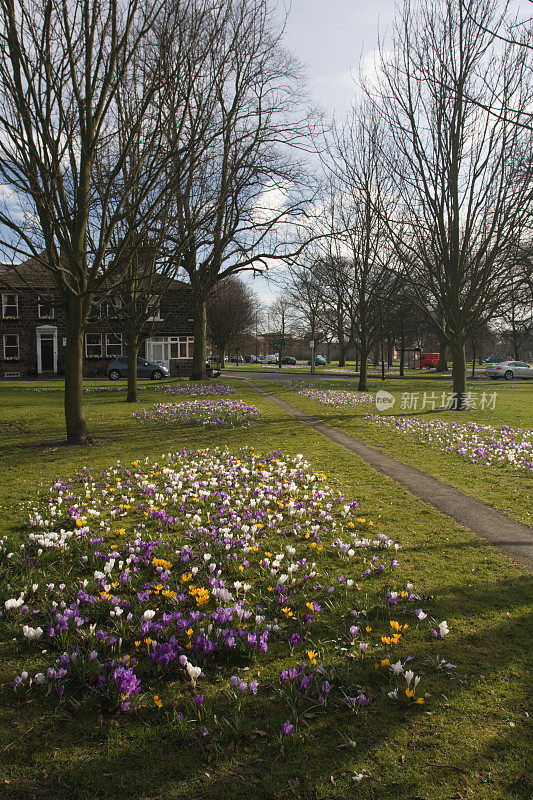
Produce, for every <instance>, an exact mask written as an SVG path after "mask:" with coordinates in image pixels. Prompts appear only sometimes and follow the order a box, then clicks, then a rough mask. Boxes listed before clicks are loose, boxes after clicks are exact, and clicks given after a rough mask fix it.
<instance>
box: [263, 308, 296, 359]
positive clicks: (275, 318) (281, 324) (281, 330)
mask: <svg viewBox="0 0 533 800" xmlns="http://www.w3.org/2000/svg"><path fill="white" fill-rule="evenodd" d="M292 314H293V307H292V304H291V303H290V301H289V300H288V299H287V298H286V297H285V296H284V295H283V294H280V295H278V297H276V299H275V300H274V301H273V302H272V303H271V304H270V305H269V307H268V308H267V311H266V314H265V323H266V325H267V326H268V328H267V331H266V332H265V334H264V335H265V338H266V339H267V340H268V344H269V347H270V348H271V349H272V350H274V351H275V352H276V353H277V354H278V367H279V369H281V367H282V360H283V353H284V351H285V348H286V346H287V343H288V341H289V339H290V338H291V334H292V329H293V324H294V319H293V316H292Z"/></svg>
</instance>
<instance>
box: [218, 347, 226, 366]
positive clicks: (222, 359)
mask: <svg viewBox="0 0 533 800" xmlns="http://www.w3.org/2000/svg"><path fill="white" fill-rule="evenodd" d="M218 366H219V368H220V369H226V351H225V350H224V348H223V347H219V348H218Z"/></svg>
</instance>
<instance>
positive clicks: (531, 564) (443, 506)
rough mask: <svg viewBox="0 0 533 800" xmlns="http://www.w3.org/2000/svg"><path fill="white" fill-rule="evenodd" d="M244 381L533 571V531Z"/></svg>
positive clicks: (244, 379) (246, 380)
mask: <svg viewBox="0 0 533 800" xmlns="http://www.w3.org/2000/svg"><path fill="white" fill-rule="evenodd" d="M241 380H243V381H244V383H246V384H248V385H249V386H250V387H252V388H253V389H255V391H256V392H259V394H261V395H263V397H266V398H267V399H268V400H270V401H271V402H272V403H275V405H277V406H279V408H282V409H283V410H284V411H287V412H288V413H289V414H292V415H293V416H294V417H297V418H298V419H299V420H301V421H302V422H305V423H306V424H307V425H309V426H310V427H311V428H313V429H314V430H316V431H318V433H321V434H323V435H324V436H327V437H328V439H331V440H332V441H333V442H336V443H337V444H340V445H342V446H343V447H346V448H347V449H348V450H350V451H351V452H352V453H355V455H357V456H359V458H361V459H363V461H366V462H367V464H370V466H371V467H374V469H376V470H377V471H378V472H381V473H382V474H383V475H387V476H388V477H389V478H392V479H393V480H395V481H397V482H398V483H400V484H401V485H402V486H405V488H406V489H408V490H409V491H410V492H411V493H412V494H413V495H415V497H419V498H420V499H421V500H423V501H424V502H425V503H427V504H428V505H430V506H433V508H436V509H437V510H438V511H441V512H442V513H443V514H446V515H447V516H448V517H451V518H452V519H454V520H455V521H456V522H458V523H459V524H460V525H463V526H464V527H465V528H469V529H470V530H471V531H473V532H474V533H476V534H477V535H478V536H480V537H481V538H482V539H485V540H486V541H487V542H489V543H490V544H492V545H494V546H495V547H499V548H500V550H503V551H504V552H505V553H507V554H508V555H510V556H512V558H514V560H515V561H518V562H519V563H520V564H522V565H523V566H524V567H527V569H528V570H529V571H530V572H533V529H532V528H530V527H528V526H527V525H522V524H521V523H519V522H515V521H514V520H512V519H511V518H510V517H508V516H507V514H504V513H503V512H501V511H497V510H496V509H495V508H492V506H488V505H486V504H485V503H482V502H481V500H476V499H475V498H474V497H470V496H469V495H466V494H464V493H463V492H461V491H460V490H459V489H455V488H454V487H453V486H449V485H448V484H447V483H442V481H439V480H437V478H432V477H431V476H430V475H427V474H426V473H425V472H421V471H420V470H419V469H416V468H415V467H410V466H408V465H407V464H403V463H402V462H401V461H397V460H396V459H395V458H392V457H391V456H388V455H387V454H386V453H382V452H380V451H379V450H375V449H374V448H373V447H369V446H368V445H367V444H364V443H363V442H361V441H359V440H358V439H354V437H353V436H349V435H348V434H347V433H343V432H342V431H339V430H337V429H336V428H332V427H331V426H330V425H327V424H326V423H325V422H322V421H321V420H320V419H318V417H314V416H312V415H311V414H306V413H305V412H304V411H301V410H300V409H299V408H296V406H293V405H291V404H290V403H287V402H285V400H281V399H280V398H279V397H276V396H275V395H273V394H271V393H270V392H267V391H266V390H265V389H262V388H260V387H259V386H257V385H256V384H255V383H253V382H252V381H250V380H248V379H246V378H241Z"/></svg>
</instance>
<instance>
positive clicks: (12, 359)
mask: <svg viewBox="0 0 533 800" xmlns="http://www.w3.org/2000/svg"><path fill="white" fill-rule="evenodd" d="M189 292H190V290H189V287H188V285H187V284H185V283H182V282H181V281H173V283H172V288H171V289H170V290H168V291H166V292H165V294H164V296H162V297H161V298H160V300H159V303H157V301H156V302H154V311H153V316H152V317H151V318H150V320H149V321H148V322H147V324H146V329H145V331H144V334H145V340H144V342H143V344H142V345H141V348H140V350H139V356H140V357H141V358H146V359H148V361H153V362H155V363H157V364H162V365H164V366H166V367H168V368H169V369H170V372H171V375H190V374H191V371H192V356H193V350H194V319H193V314H192V308H191V306H190V303H189ZM0 300H1V303H2V305H1V309H0V378H10V377H11V378H15V377H16V378H19V377H20V378H22V377H27V376H42V377H43V378H44V377H53V376H54V375H62V374H64V364H65V358H64V353H65V345H66V335H67V333H66V325H65V314H64V311H63V308H62V306H61V304H60V302H59V297H58V294H57V291H56V290H55V287H54V284H53V281H52V279H51V276H50V274H49V273H48V271H47V270H46V269H44V268H43V267H42V266H41V265H39V264H38V263H36V262H35V261H34V260H32V259H30V260H29V261H26V262H25V263H24V264H20V265H17V267H16V269H15V268H14V267H12V266H9V265H0ZM121 304H122V302H121V298H120V296H119V295H118V294H117V295H116V296H115V297H106V298H105V299H104V300H103V301H102V302H101V303H95V304H94V305H93V309H92V311H91V315H90V318H89V322H88V325H87V330H86V333H85V337H84V342H83V355H84V359H83V373H84V376H85V377H91V376H103V375H104V373H105V368H106V366H107V364H108V363H109V362H110V360H111V359H112V358H114V357H116V356H120V355H125V354H126V343H125V341H124V340H123V337H122V335H121V333H120V328H121V324H120V307H121Z"/></svg>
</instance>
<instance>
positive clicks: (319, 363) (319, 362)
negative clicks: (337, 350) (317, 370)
mask: <svg viewBox="0 0 533 800" xmlns="http://www.w3.org/2000/svg"><path fill="white" fill-rule="evenodd" d="M327 363H328V362H327V361H326V356H317V357H316V358H315V367H323V366H324V365H325V364H327ZM310 364H311V359H309V361H308V362H307V365H308V366H309V365H310Z"/></svg>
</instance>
